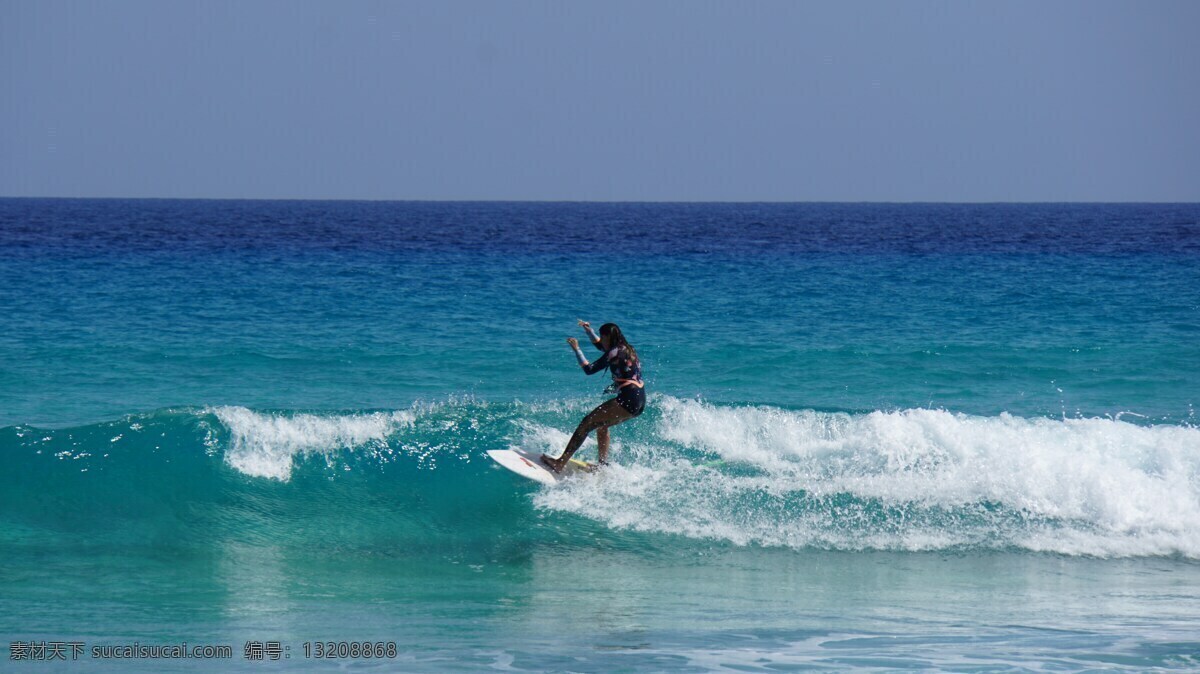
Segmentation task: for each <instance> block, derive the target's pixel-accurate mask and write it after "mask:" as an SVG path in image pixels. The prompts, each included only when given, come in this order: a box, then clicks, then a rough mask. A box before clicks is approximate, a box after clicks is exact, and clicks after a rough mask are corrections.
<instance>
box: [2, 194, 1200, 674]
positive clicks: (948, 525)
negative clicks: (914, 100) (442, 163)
mask: <svg viewBox="0 0 1200 674" xmlns="http://www.w3.org/2000/svg"><path fill="white" fill-rule="evenodd" d="M0 307H3V309H4V315H5V318H6V329H5V330H4V331H0V455H3V456H4V457H5V459H6V465H7V466H8V470H6V471H4V472H3V473H2V475H3V477H0V552H3V555H4V558H5V560H6V564H5V565H4V568H3V570H0V603H3V605H4V606H3V608H4V610H2V611H0V615H2V616H3V617H0V636H3V637H5V638H4V640H3V641H4V642H5V643H8V642H11V641H13V640H18V639H25V640H29V639H47V640H51V639H55V638H59V639H68V638H74V637H78V638H81V639H84V640H86V641H88V642H89V643H96V644H101V643H104V644H109V643H121V642H123V641H128V642H132V641H134V640H136V639H140V640H141V642H143V643H166V642H171V641H178V640H187V641H189V642H191V643H203V642H205V641H206V640H207V641H209V642H213V643H233V644H235V645H237V648H236V649H235V650H237V651H238V652H239V654H240V648H241V643H242V642H244V641H246V640H247V639H251V638H273V639H281V640H283V641H285V642H286V643H291V644H293V648H299V644H300V643H301V642H302V641H304V640H309V639H328V640H346V639H359V640H361V639H366V638H370V639H373V640H376V639H390V640H397V641H398V643H399V644H400V646H401V651H402V653H403V655H402V657H401V658H400V660H399V661H393V662H391V663H380V662H374V663H371V662H365V661H362V660H359V661H355V662H356V664H355V667H366V668H371V667H373V666H375V667H384V668H387V667H388V666H393V667H395V666H399V667H402V668H407V669H417V670H427V671H433V670H442V669H447V668H455V667H460V668H465V669H479V668H488V667H501V668H503V667H513V668H516V669H531V670H576V671H611V670H613V669H615V668H617V669H619V668H628V669H656V670H657V669H668V670H671V669H713V668H721V667H728V668H735V669H738V668H741V669H743V670H744V669H749V670H756V669H772V668H774V669H779V668H785V669H786V668H788V667H799V668H810V667H817V668H828V669H834V670H841V669H846V668H865V669H872V668H884V669H887V668H909V667H912V668H940V669H950V670H956V671H962V670H966V669H971V668H974V667H981V668H984V669H1004V668H1016V669H1036V668H1039V667H1058V668H1062V669H1068V670H1071V669H1088V668H1099V667H1117V668H1120V667H1131V668H1144V667H1152V666H1157V667H1181V668H1187V667H1195V666H1197V661H1196V653H1197V652H1198V651H1200V642H1198V641H1197V640H1196V637H1195V633H1196V632H1195V627H1196V625H1197V624H1198V623H1197V619H1198V618H1200V610H1197V609H1196V607H1197V606H1200V603H1197V601H1196V600H1197V598H1198V597H1197V589H1196V588H1198V587H1200V582H1197V581H1200V565H1198V563H1197V561H1198V560H1200V430H1198V429H1197V428H1196V427H1195V425H1194V424H1195V411H1194V406H1195V405H1196V404H1197V402H1200V400H1198V396H1197V390H1200V389H1198V386H1197V382H1198V381H1200V341H1198V339H1197V337H1198V336H1200V205H1194V204H1176V205H1168V204H1121V205H1108V204H1039V205H1017V204H981V205H962V204H588V203H423V202H413V203H404V202H284V201H262V202H256V201H162V200H53V199H51V200H47V199H0ZM577 318H584V319H588V320H591V321H593V322H594V323H596V324H599V323H601V322H606V321H614V322H617V323H619V324H621V326H622V328H623V329H624V330H625V332H626V333H627V335H628V336H629V338H630V340H631V341H632V342H633V343H634V344H635V346H636V347H637V349H638V352H639V354H641V356H642V358H643V361H644V367H645V372H646V375H647V382H648V390H649V391H650V392H651V396H650V406H649V409H648V411H647V412H646V414H644V415H643V416H642V417H640V418H638V419H637V420H634V421H632V422H629V423H627V424H625V425H623V426H621V427H618V428H617V429H615V430H614V438H615V441H616V450H617V453H616V461H617V465H615V466H614V467H613V468H612V469H611V470H608V471H606V472H605V473H604V474H602V475H599V476H596V477H594V478H587V479H582V480H577V481H574V482H572V483H570V484H568V485H566V486H564V487H561V488H558V489H553V490H539V489H537V488H535V487H533V486H532V485H529V484H525V483H522V482H520V481H519V479H518V478H516V477H514V476H512V475H509V474H507V473H505V472H502V471H501V470H499V469H497V468H496V467H495V466H493V465H491V463H490V462H489V460H488V459H487V458H486V456H485V455H484V452H485V451H486V450H487V449H494V448H502V447H507V446H513V445H519V446H523V447H526V448H530V449H537V450H540V451H557V450H558V449H559V448H560V447H561V446H563V445H564V444H565V442H566V438H567V436H568V435H569V433H570V431H571V430H572V428H573V427H574V424H575V423H576V422H577V421H578V419H579V418H580V417H581V416H582V415H583V414H584V413H586V411H587V410H588V409H590V408H591V407H592V406H594V405H595V404H598V403H599V402H600V401H602V400H603V399H604V397H603V396H602V395H601V393H600V390H601V389H602V388H603V383H604V382H603V381H602V378H603V376H604V375H598V376H596V377H592V378H587V377H584V376H583V375H582V374H581V373H580V372H579V370H578V368H577V366H576V365H575V362H574V358H573V356H572V355H571V353H570V351H569V350H568V348H567V346H566V345H565V343H564V338H565V337H567V336H569V335H580V333H579V330H578V328H576V326H575V320H576V319H577ZM593 451H594V444H593V443H590V442H589V444H588V445H585V449H584V452H585V454H588V453H591V452H593ZM555 630H565V633H564V635H563V637H562V638H561V639H559V638H556V637H555V636H554V632H555ZM340 662H341V663H342V664H343V665H347V664H349V663H351V662H352V661H350V660H343V661H340ZM398 663H401V664H398ZM88 664H89V665H90V666H92V667H95V668H100V669H107V668H118V667H116V665H115V664H114V663H112V662H103V661H94V662H90V663H88ZM134 664H137V665H138V666H142V667H145V668H147V669H152V670H153V669H161V668H162V663H161V662H158V663H155V662H153V661H143V662H140V663H134ZM175 664H176V665H177V666H180V667H182V668H189V663H183V664H179V663H175ZM292 664H293V665H295V664H301V663H300V662H299V660H297V661H295V662H293V663H292ZM304 664H308V665H311V666H319V665H320V664H321V663H314V662H306V663H304ZM225 665H226V666H230V663H225ZM121 666H122V667H127V666H129V663H123V664H122V665H121ZM191 666H193V667H195V666H197V665H196V664H195V663H191ZM232 666H235V667H242V666H245V667H254V666H256V665H255V663H247V662H245V661H242V660H235V661H234V662H233V664H232ZM258 666H261V665H258Z"/></svg>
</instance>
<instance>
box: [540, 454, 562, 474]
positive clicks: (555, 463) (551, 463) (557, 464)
mask: <svg viewBox="0 0 1200 674" xmlns="http://www.w3.org/2000/svg"><path fill="white" fill-rule="evenodd" d="M542 463H544V464H546V466H547V467H548V468H550V470H552V471H554V472H556V473H561V472H562V469H563V464H564V463H566V461H560V460H559V459H555V458H552V457H550V456H547V455H546V454H543V455H542Z"/></svg>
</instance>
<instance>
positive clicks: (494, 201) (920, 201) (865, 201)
mask: <svg viewBox="0 0 1200 674" xmlns="http://www.w3.org/2000/svg"><path fill="white" fill-rule="evenodd" d="M0 199H31V200H32V199H61V200H78V201H85V200H90V201H99V200H112V201H121V200H124V201H311V202H370V203H431V204H433V203H459V204H461V203H478V204H663V205H667V204H779V205H783V204H877V205H918V204H943V205H972V206H985V205H996V204H1023V205H1038V204H1044V205H1049V204H1105V205H1134V204H1154V205H1193V204H1200V200H1197V201H1157V200H1121V201H1087V200H1076V199H1067V200H1016V201H997V200H979V201H930V200H925V199H915V200H911V201H897V200H871V199H861V200H843V201H837V200H825V199H805V200H795V201H789V200H781V199H734V200H718V199H704V200H679V199H626V200H621V199H470V198H468V199H400V198H347V197H129V196H121V197H116V196H44V195H41V196H30V195H22V196H9V195H0Z"/></svg>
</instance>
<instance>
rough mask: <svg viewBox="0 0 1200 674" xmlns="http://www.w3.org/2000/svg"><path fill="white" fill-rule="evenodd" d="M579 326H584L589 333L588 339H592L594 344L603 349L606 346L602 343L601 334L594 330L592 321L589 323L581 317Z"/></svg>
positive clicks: (584, 329)
mask: <svg viewBox="0 0 1200 674" xmlns="http://www.w3.org/2000/svg"><path fill="white" fill-rule="evenodd" d="M579 327H581V328H583V331H584V332H586V333H587V336H588V339H590V340H592V346H594V347H596V348H597V349H600V350H601V351H603V350H604V347H603V346H601V345H600V335H597V334H596V331H595V330H592V324H591V323H588V322H587V321H585V320H583V319H582V318H581V319H579Z"/></svg>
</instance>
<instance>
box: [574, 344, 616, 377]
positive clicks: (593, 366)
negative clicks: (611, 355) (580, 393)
mask: <svg viewBox="0 0 1200 674" xmlns="http://www.w3.org/2000/svg"><path fill="white" fill-rule="evenodd" d="M567 344H570V345H571V349H572V350H573V351H574V352H575V360H577V361H579V367H582V368H583V371H584V372H585V373H586V374H596V373H597V372H599V371H600V370H603V369H604V368H606V367H608V354H604V355H603V356H600V357H599V358H597V359H596V362H594V363H589V362H588V359H587V357H586V356H584V355H583V352H582V351H580V350H579V341H578V340H576V339H575V338H574V337H568V338H567Z"/></svg>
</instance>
